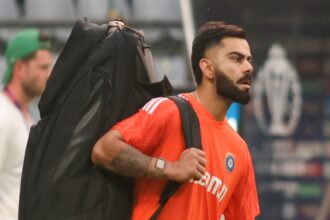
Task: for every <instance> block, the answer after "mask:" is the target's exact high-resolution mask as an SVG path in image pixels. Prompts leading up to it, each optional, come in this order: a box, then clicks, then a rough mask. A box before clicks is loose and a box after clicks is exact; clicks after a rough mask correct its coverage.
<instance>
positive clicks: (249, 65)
mask: <svg viewBox="0 0 330 220" xmlns="http://www.w3.org/2000/svg"><path fill="white" fill-rule="evenodd" d="M252 72H253V66H252V63H251V62H249V61H248V60H246V61H245V62H244V67H243V73H245V74H252Z"/></svg>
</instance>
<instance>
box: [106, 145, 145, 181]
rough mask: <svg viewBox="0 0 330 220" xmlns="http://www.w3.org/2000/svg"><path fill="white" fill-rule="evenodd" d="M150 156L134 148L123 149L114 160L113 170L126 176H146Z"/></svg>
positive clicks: (112, 163)
mask: <svg viewBox="0 0 330 220" xmlns="http://www.w3.org/2000/svg"><path fill="white" fill-rule="evenodd" d="M149 164H150V158H149V157H147V156H145V155H144V154H142V153H141V152H140V151H138V150H136V149H134V148H126V149H124V150H121V151H120V152H119V153H118V154H117V155H116V156H115V157H114V158H113V160H112V162H111V164H110V165H111V167H112V170H113V171H114V172H115V173H117V174H121V175H124V176H129V177H145V176H147V174H148V168H149Z"/></svg>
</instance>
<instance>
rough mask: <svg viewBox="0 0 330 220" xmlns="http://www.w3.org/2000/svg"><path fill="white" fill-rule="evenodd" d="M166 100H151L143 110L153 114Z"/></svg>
mask: <svg viewBox="0 0 330 220" xmlns="http://www.w3.org/2000/svg"><path fill="white" fill-rule="evenodd" d="M165 100H166V98H155V99H151V100H150V101H149V102H148V103H147V104H145V105H144V106H143V108H142V110H144V111H146V112H148V113H149V114H152V113H153V112H154V111H155V110H156V108H157V107H158V106H159V104H160V103H162V102H163V101H165Z"/></svg>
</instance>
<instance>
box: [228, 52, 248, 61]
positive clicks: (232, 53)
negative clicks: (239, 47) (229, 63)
mask: <svg viewBox="0 0 330 220" xmlns="http://www.w3.org/2000/svg"><path fill="white" fill-rule="evenodd" d="M227 55H228V56H231V55H237V56H239V57H240V58H243V57H246V59H247V60H248V61H252V56H250V55H249V56H245V55H244V54H242V53H240V52H237V51H233V52H229V53H228V54H227Z"/></svg>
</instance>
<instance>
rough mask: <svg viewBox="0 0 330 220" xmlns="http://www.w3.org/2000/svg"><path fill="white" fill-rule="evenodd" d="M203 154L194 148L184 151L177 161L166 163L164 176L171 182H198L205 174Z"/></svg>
mask: <svg viewBox="0 0 330 220" xmlns="http://www.w3.org/2000/svg"><path fill="white" fill-rule="evenodd" d="M205 165H206V158H205V152H204V151H202V150H199V149H196V148H188V149H186V150H184V151H183V152H182V153H181V155H180V158H179V160H177V161H175V162H170V161H167V162H166V166H165V170H164V174H165V175H166V176H167V177H168V178H169V179H171V180H175V181H178V182H188V181H190V180H191V179H193V180H200V179H201V178H202V177H203V175H204V173H205Z"/></svg>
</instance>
